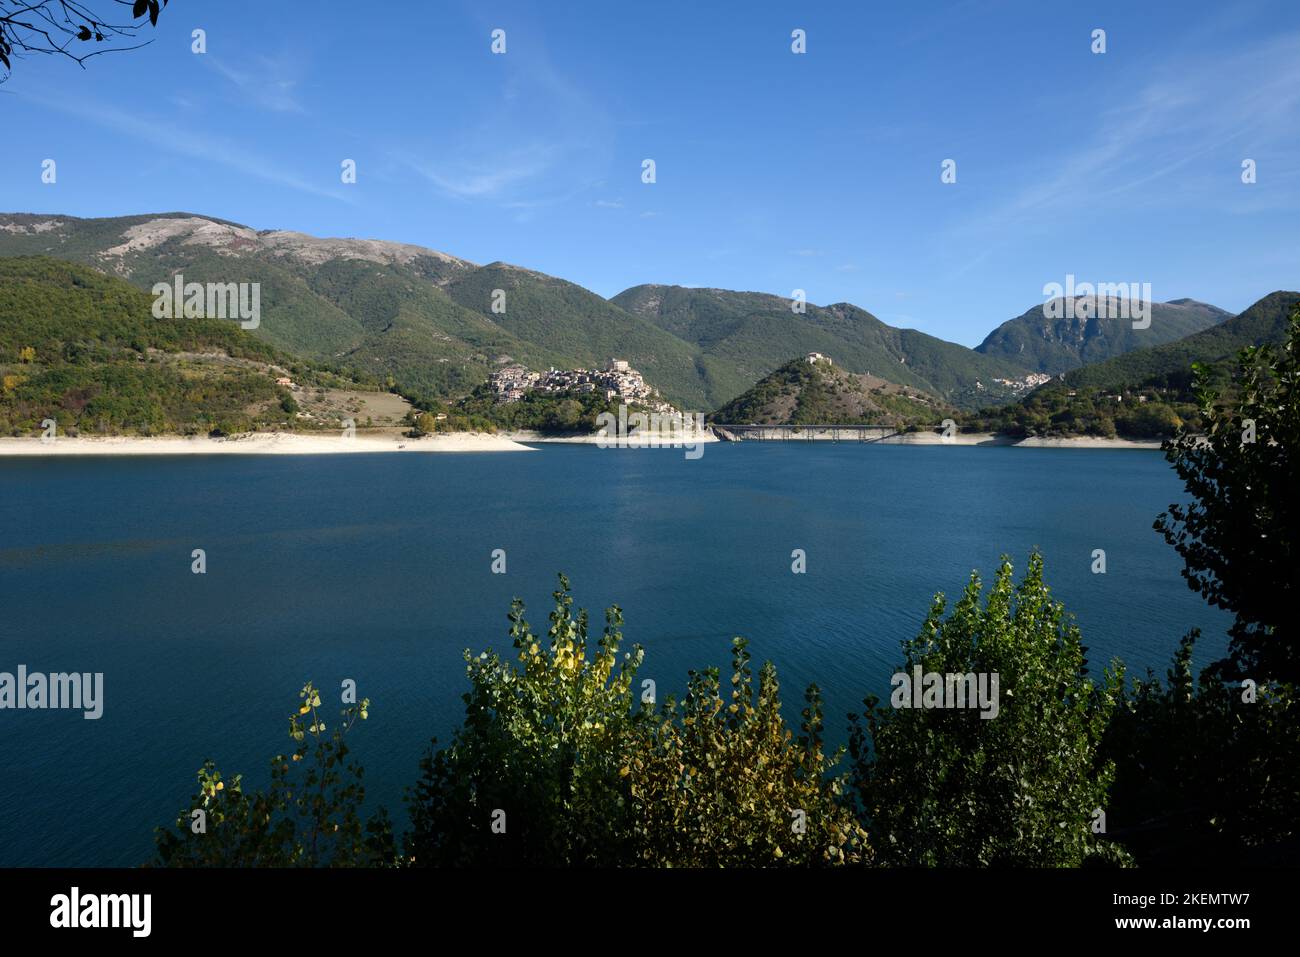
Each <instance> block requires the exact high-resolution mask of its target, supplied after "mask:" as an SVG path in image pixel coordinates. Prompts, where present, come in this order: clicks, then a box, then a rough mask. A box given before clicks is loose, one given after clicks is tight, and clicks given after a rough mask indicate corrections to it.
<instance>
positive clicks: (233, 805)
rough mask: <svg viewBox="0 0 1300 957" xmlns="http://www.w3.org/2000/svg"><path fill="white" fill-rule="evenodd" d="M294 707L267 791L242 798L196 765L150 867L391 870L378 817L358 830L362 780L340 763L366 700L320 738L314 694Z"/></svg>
mask: <svg viewBox="0 0 1300 957" xmlns="http://www.w3.org/2000/svg"><path fill="white" fill-rule="evenodd" d="M298 697H299V698H300V699H301V701H302V704H301V705H299V706H298V708H297V709H296V711H295V712H294V713H293V714H291V715H290V716H289V737H290V738H291V739H292V740H293V741H295V742H296V743H297V747H296V748H295V749H294V751H293V752H292V753H291V754H289V755H287V756H286V755H283V754H278V755H276V756H275V757H274V758H273V759H272V760H271V785H270V787H269V788H268V789H267V790H265V791H253V792H245V791H244V790H243V787H242V778H243V775H236V776H235V777H234V778H233V779H231V780H230V781H226V780H224V779H223V778H222V775H221V772H220V771H219V770H217V768H216V765H215V764H214V763H213V762H212V761H211V760H207V761H204V762H203V767H201V768H200V769H199V772H198V791H196V792H195V794H194V795H193V796H192V797H191V798H190V802H189V804H188V805H187V806H186V807H185V808H183V809H182V810H181V812H180V813H179V814H178V815H177V818H176V824H175V826H174V828H163V827H160V828H158V829H157V831H156V845H157V851H158V857H157V861H156V863H157V864H159V865H161V866H164V867H196V866H209V867H211V866H219V867H364V866H373V865H376V864H382V863H387V862H391V861H392V860H393V857H394V848H393V833H392V826H391V824H390V823H389V820H388V817H387V815H386V814H385V813H384V812H383V811H382V810H381V811H379V812H378V813H377V814H375V815H374V816H373V817H371V818H370V820H369V821H367V822H365V823H364V824H363V823H362V820H361V813H360V808H361V804H362V802H363V801H364V799H365V788H364V787H363V786H362V783H361V779H362V776H363V770H362V768H361V766H360V765H359V764H357V763H356V762H355V761H354V762H351V763H349V762H348V760H347V758H348V754H349V748H348V745H347V740H346V739H347V735H348V732H349V731H351V729H352V727H353V725H355V724H356V722H357V720H358V719H360V720H363V721H364V720H365V719H366V718H367V717H368V714H369V708H370V701H369V699H363V700H362V701H361V702H360V703H359V704H353V705H349V706H348V707H346V708H344V709H343V712H342V720H341V722H340V723H339V724H338V725H336V726H335V727H334V729H333V731H332V732H330V733H328V734H327V733H326V732H327V731H328V730H329V729H327V728H326V726H325V718H324V715H322V714H321V713H320V711H319V710H318V709H319V708H320V706H321V699H320V692H319V691H318V690H317V689H316V688H315V687H314V686H313V685H311V684H308V685H307V686H306V687H304V688H303V689H302V691H300V692H299V693H298ZM304 722H307V723H306V724H304Z"/></svg>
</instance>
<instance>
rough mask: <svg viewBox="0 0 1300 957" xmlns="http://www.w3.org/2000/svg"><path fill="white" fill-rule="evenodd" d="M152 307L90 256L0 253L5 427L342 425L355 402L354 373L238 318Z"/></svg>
mask: <svg viewBox="0 0 1300 957" xmlns="http://www.w3.org/2000/svg"><path fill="white" fill-rule="evenodd" d="M152 306H153V297H152V296H150V295H149V294H147V293H145V292H142V291H141V290H139V289H137V288H135V287H134V286H132V285H130V284H129V283H127V282H125V281H123V280H121V279H118V278H115V277H112V276H107V275H105V274H103V273H101V272H97V271H96V270H93V269H90V268H88V267H85V266H81V265H77V264H74V263H70V262H67V261H65V260H60V259H53V258H50V257H43V256H37V257H15V258H8V259H0V435H10V434H24V433H27V434H30V433H32V432H35V431H38V430H40V429H41V423H42V422H43V421H44V420H45V419H54V420H55V421H56V422H57V424H58V430H59V434H69V433H72V434H76V433H77V432H80V433H83V434H84V433H94V434H117V433H143V434H157V433H175V432H180V433H192V432H199V431H210V430H212V429H218V430H221V431H226V432H233V431H245V430H248V429H252V428H255V427H275V428H283V427H288V426H293V427H297V428H303V427H312V426H318V427H328V428H336V427H338V426H339V424H340V421H341V418H342V416H344V415H347V414H348V412H349V411H350V408H351V407H352V406H354V399H355V398H356V396H357V393H356V392H355V391H352V390H355V389H356V387H357V384H356V383H353V382H348V381H345V380H342V379H340V378H339V377H337V376H334V375H333V374H331V373H329V372H326V371H324V370H321V369H317V368H316V367H314V366H313V365H311V364H310V363H304V362H302V361H301V360H299V359H296V358H294V357H291V356H288V355H286V354H285V353H283V352H282V351H280V350H279V349H277V348H276V347H275V346H272V345H271V344H269V343H267V342H265V341H263V340H261V339H258V338H256V337H254V336H253V335H251V334H249V333H248V332H246V331H244V330H243V329H241V328H240V327H239V325H238V324H237V323H234V322H230V321H227V320H221V319H158V318H155V317H154V315H153V312H152ZM285 379H287V380H290V381H294V382H295V384H298V385H310V386H314V387H315V388H313V389H311V390H310V391H309V390H305V389H304V390H294V389H293V388H292V387H291V386H286V385H284V384H283V383H282V382H281V381H280V380H285ZM370 394H371V395H377V394H378V393H377V392H376V391H374V390H373V389H372V390H371V391H370ZM386 398H387V399H388V400H396V397H393V396H389V397H386ZM388 404H389V405H392V402H391V401H390V402H389V403H388Z"/></svg>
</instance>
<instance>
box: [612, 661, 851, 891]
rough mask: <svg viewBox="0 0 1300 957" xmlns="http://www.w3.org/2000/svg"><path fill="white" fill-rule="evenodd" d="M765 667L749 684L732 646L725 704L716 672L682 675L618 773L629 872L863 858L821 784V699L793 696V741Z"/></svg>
mask: <svg viewBox="0 0 1300 957" xmlns="http://www.w3.org/2000/svg"><path fill="white" fill-rule="evenodd" d="M779 691H780V689H779V685H778V683H777V677H776V669H775V668H774V667H773V666H772V664H771V663H770V662H768V663H766V664H764V665H763V667H762V669H761V671H760V673H759V681H758V687H757V689H755V688H754V686H753V672H752V670H751V668H750V655H749V652H748V650H747V648H746V642H745V640H744V639H743V638H737V639H735V641H734V642H733V646H732V674H731V692H730V695H729V699H730V700H729V701H727V700H724V698H723V695H722V692H721V688H720V684H719V674H718V669H717V668H709V669H706V670H705V671H703V672H696V673H692V675H691V679H690V685H689V690H688V691H687V693H686V698H685V700H684V701H683V703H682V706H681V708H680V710H679V709H678V707H677V705H676V704H675V703H674V702H673V701H671V700H669V701H668V702H666V703H665V705H664V708H663V712H662V714H661V715H660V718H659V720H658V722H657V723H656V725H655V726H654V727H653V728H651V729H649V733H648V734H645V735H643V740H642V742H641V743H640V744H639V746H638V747H636V748H634V749H633V752H632V755H631V757H630V759H629V761H628V764H627V765H626V766H625V767H624V768H623V773H624V774H626V775H627V776H628V777H629V779H630V781H631V785H632V800H633V802H634V805H635V817H636V823H635V827H636V832H637V838H638V840H637V845H638V851H639V860H638V862H639V863H642V864H649V865H655V866H668V867H745V866H757V867H770V866H773V865H776V864H788V865H828V864H844V863H851V862H852V863H860V862H864V861H866V860H869V859H870V851H869V848H868V846H867V835H866V832H865V831H864V830H863V829H862V828H861V827H860V826H859V825H858V822H857V820H856V819H855V818H854V816H853V811H852V807H851V805H850V802H849V800H848V799H847V798H846V797H845V786H844V781H842V780H841V779H839V778H828V777H827V775H828V772H830V770H831V769H832V768H833V767H834V765H835V764H837V763H838V761H839V759H840V757H841V753H839V752H837V753H836V754H835V755H833V756H831V757H827V756H826V755H825V754H824V752H823V748H822V705H821V695H820V693H819V691H818V689H817V687H816V686H815V685H813V686H811V687H810V688H809V689H808V691H807V692H806V694H805V700H806V707H805V709H804V712H803V724H802V734H801V735H800V737H799V738H798V740H797V741H795V740H792V738H793V735H792V733H791V732H790V731H789V730H788V729H787V728H786V724H785V720H784V719H783V718H782V716H781V699H780V694H779Z"/></svg>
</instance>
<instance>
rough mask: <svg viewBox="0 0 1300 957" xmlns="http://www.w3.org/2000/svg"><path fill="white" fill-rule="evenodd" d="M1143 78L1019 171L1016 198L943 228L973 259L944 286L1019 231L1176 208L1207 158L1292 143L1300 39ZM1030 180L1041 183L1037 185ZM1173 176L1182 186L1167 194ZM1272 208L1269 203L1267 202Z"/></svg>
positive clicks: (1172, 63) (1174, 64)
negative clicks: (1063, 144)
mask: <svg viewBox="0 0 1300 957" xmlns="http://www.w3.org/2000/svg"><path fill="white" fill-rule="evenodd" d="M1148 75H1150V76H1151V77H1152V78H1151V79H1150V80H1149V81H1148V82H1147V83H1146V84H1145V85H1144V86H1142V87H1141V88H1139V89H1137V90H1136V91H1134V92H1133V93H1131V94H1128V95H1127V96H1125V97H1124V98H1123V100H1121V101H1119V102H1117V103H1116V105H1114V106H1112V107H1110V108H1108V109H1103V110H1100V111H1098V112H1096V113H1094V114H1093V115H1092V118H1091V122H1090V123H1088V124H1087V125H1083V126H1081V128H1080V129H1079V130H1078V132H1077V134H1076V135H1072V136H1071V137H1070V142H1071V143H1072V144H1074V146H1075V148H1072V149H1068V150H1065V151H1062V152H1061V153H1059V154H1058V155H1057V156H1055V157H1051V156H1048V157H1047V158H1045V159H1040V160H1039V161H1038V162H1036V163H1035V164H1034V165H1033V166H1032V167H1030V166H1024V167H1022V174H1023V175H1022V181H1023V183H1024V185H1023V186H1022V187H1021V188H1020V189H1019V190H1018V191H1015V192H1013V193H1011V194H1010V195H1009V196H1008V197H1006V198H1004V199H1003V200H1001V201H1000V202H997V203H994V204H988V205H985V206H982V207H980V208H978V209H976V210H974V211H973V214H972V215H971V216H969V217H968V218H965V219H962V220H959V221H957V222H956V223H955V224H953V225H952V226H951V227H950V229H949V230H948V236H949V238H950V239H953V240H956V241H958V242H960V243H964V244H970V243H972V242H977V243H978V252H977V253H976V254H975V255H974V256H973V257H970V258H968V259H967V260H966V261H965V262H963V263H962V264H961V265H960V266H958V267H957V268H956V269H955V270H954V271H953V272H952V273H950V275H949V277H948V278H950V279H955V278H958V277H960V276H961V275H962V274H963V273H966V272H969V271H970V270H971V269H973V268H975V267H976V266H978V265H980V264H981V263H983V262H984V261H985V260H987V259H988V258H989V257H990V256H991V255H992V254H993V252H994V251H995V246H996V244H997V243H996V242H992V243H991V242H989V239H990V238H991V237H1001V240H1000V241H1001V242H1006V241H1008V238H1009V237H1012V236H1015V235H1017V234H1019V233H1020V232H1021V231H1022V230H1023V229H1025V228H1051V229H1059V228H1060V226H1061V224H1062V223H1063V222H1066V221H1068V220H1069V219H1070V218H1072V217H1075V216H1078V215H1089V216H1093V217H1095V216H1098V215H1108V214H1109V213H1110V212H1112V211H1114V212H1116V213H1119V214H1122V215H1125V216H1129V217H1131V216H1132V215H1133V214H1134V212H1135V211H1136V210H1138V209H1141V208H1148V209H1150V208H1156V207H1160V206H1162V205H1181V204H1183V203H1184V202H1185V201H1186V200H1185V195H1186V186H1187V184H1188V182H1189V181H1190V180H1191V175H1190V174H1189V170H1191V169H1194V168H1195V166H1196V164H1197V163H1198V161H1200V160H1203V158H1204V157H1206V156H1212V155H1213V154H1215V153H1216V152H1217V153H1221V152H1222V151H1223V150H1224V148H1225V147H1229V146H1231V145H1233V144H1240V147H1241V155H1242V157H1243V158H1244V157H1246V156H1248V155H1251V154H1252V152H1254V151H1260V150H1265V149H1269V148H1271V147H1278V146H1282V145H1284V144H1285V143H1290V142H1293V141H1294V138H1295V134H1294V131H1295V129H1296V128H1297V120H1298V119H1300V34H1297V33H1292V34H1287V35H1282V36H1278V37H1274V38H1272V39H1271V40H1269V41H1268V42H1266V43H1264V44H1259V45H1257V46H1255V47H1253V48H1249V49H1243V50H1240V51H1237V52H1236V53H1235V54H1233V55H1225V56H1222V57H1219V58H1217V59H1212V60H1211V59H1197V60H1196V61H1195V62H1188V61H1187V60H1186V59H1177V60H1169V61H1167V62H1164V63H1161V64H1158V65H1155V66H1153V67H1152V68H1151V69H1150V70H1149V71H1148ZM1119 95H1120V93H1119V91H1116V97H1117V98H1118V97H1119ZM1189 145H1190V148H1189ZM1037 171H1041V175H1034V174H1035V173H1036V172H1037ZM1238 173H1239V169H1238V167H1237V166H1236V165H1235V163H1234V165H1232V166H1230V167H1227V168H1225V169H1224V171H1223V176H1224V177H1225V181H1230V179H1229V178H1235V177H1236V176H1237V175H1238ZM1175 175H1178V176H1181V177H1182V179H1181V180H1180V181H1178V182H1175V183H1172V184H1171V183H1170V180H1171V177H1173V176H1175ZM1197 175H1200V174H1197ZM1243 189H1244V187H1243ZM1200 192H1201V196H1200V198H1198V202H1201V203H1206V202H1215V201H1221V202H1230V201H1231V200H1229V199H1223V200H1219V199H1217V197H1216V194H1215V191H1214V189H1213V188H1212V187H1211V188H1207V189H1206V190H1203V191H1200ZM1223 195H1224V194H1223V193H1222V192H1221V191H1220V192H1219V193H1218V196H1223ZM1279 198H1280V197H1279V196H1278V195H1277V194H1276V193H1275V194H1274V195H1273V197H1272V199H1273V202H1274V203H1275V204H1276V203H1277V202H1278V200H1279ZM1294 199H1295V197H1290V198H1289V200H1288V201H1291V200H1294Z"/></svg>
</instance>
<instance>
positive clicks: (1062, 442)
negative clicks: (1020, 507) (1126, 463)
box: [880, 432, 1160, 449]
mask: <svg viewBox="0 0 1300 957" xmlns="http://www.w3.org/2000/svg"><path fill="white" fill-rule="evenodd" d="M880 442H881V443H882V444H885V445H1003V446H1010V447H1013V448H1018V449H1159V448H1160V441H1159V440H1158V439H1152V440H1149V441H1148V440H1138V439H1103V438H1094V437H1092V436H1085V435H1075V436H1069V437H1068V438H1055V439H1053V438H1044V437H1042V436H1031V437H1030V438H1027V439H1020V440H1019V441H1017V440H1015V439H1012V438H1010V437H1008V436H1005V435H995V434H993V433H992V432H959V433H957V434H956V435H954V436H952V437H951V438H947V439H945V438H944V437H943V436H942V435H940V434H939V433H938V432H906V433H903V434H901V435H891V436H890V437H889V438H887V439H881V440H880Z"/></svg>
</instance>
